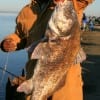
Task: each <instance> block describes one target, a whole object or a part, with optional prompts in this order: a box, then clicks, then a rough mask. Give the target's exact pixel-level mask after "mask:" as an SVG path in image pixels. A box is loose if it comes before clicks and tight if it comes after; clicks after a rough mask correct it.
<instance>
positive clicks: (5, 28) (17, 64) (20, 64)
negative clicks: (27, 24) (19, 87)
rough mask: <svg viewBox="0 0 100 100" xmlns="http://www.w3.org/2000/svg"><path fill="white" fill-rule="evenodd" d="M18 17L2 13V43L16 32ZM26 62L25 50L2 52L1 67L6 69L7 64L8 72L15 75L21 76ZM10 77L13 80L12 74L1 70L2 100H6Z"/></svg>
mask: <svg viewBox="0 0 100 100" xmlns="http://www.w3.org/2000/svg"><path fill="white" fill-rule="evenodd" d="M16 16H17V14H11V13H0V41H2V39H3V38H4V37H5V36H7V35H8V34H10V33H12V32H14V30H15V25H16V24H15V19H16ZM7 57H8V61H7ZM26 61H27V53H26V51H25V50H21V51H16V52H12V53H9V54H7V53H4V52H2V51H1V50H0V67H2V68H4V66H5V64H7V70H8V71H9V72H12V73H14V74H15V75H20V74H21V71H22V69H23V68H24V66H25V63H26ZM8 77H11V78H13V77H12V76H11V75H10V74H8V73H6V72H3V71H2V70H0V100H5V85H6V82H7V78H8Z"/></svg>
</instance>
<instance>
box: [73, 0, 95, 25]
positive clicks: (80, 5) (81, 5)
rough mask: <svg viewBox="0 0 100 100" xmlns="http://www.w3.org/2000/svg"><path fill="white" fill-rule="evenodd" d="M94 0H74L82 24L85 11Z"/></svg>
mask: <svg viewBox="0 0 100 100" xmlns="http://www.w3.org/2000/svg"><path fill="white" fill-rule="evenodd" d="M93 1H94V0H73V4H74V7H75V10H76V13H77V17H78V21H79V24H80V25H81V20H82V17H83V11H84V9H86V7H87V6H88V5H89V4H90V3H92V2H93Z"/></svg>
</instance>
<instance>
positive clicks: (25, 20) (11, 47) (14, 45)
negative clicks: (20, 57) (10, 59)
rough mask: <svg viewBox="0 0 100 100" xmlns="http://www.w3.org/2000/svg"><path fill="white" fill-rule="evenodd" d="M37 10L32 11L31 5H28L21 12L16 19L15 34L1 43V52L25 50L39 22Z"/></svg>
mask: <svg viewBox="0 0 100 100" xmlns="http://www.w3.org/2000/svg"><path fill="white" fill-rule="evenodd" d="M34 6H35V5H34ZM35 9H37V8H33V9H32V8H31V7H30V5H27V6H25V7H24V8H23V9H22V10H21V11H20V12H19V14H18V16H17V18H16V29H15V32H14V33H12V34H10V35H8V36H7V37H5V39H4V40H3V41H2V42H1V44H0V48H1V50H3V51H5V52H10V51H15V50H20V49H23V48H25V46H26V43H27V36H28V35H29V31H30V29H31V27H32V25H33V24H34V23H35V21H36V20H37V13H36V10H35ZM37 12H38V11H37Z"/></svg>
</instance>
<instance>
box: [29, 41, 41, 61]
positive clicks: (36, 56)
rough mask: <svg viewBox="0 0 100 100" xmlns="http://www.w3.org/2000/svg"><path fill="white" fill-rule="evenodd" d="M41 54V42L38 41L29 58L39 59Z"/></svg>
mask: <svg viewBox="0 0 100 100" xmlns="http://www.w3.org/2000/svg"><path fill="white" fill-rule="evenodd" d="M42 55H43V48H42V43H39V44H38V45H37V46H36V47H35V49H34V51H33V52H32V55H31V59H40V58H41V57H42Z"/></svg>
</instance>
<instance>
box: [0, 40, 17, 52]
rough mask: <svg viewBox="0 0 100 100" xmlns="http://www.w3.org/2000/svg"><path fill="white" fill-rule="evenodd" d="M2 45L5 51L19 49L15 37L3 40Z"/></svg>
mask: <svg viewBox="0 0 100 100" xmlns="http://www.w3.org/2000/svg"><path fill="white" fill-rule="evenodd" d="M0 47H1V49H2V50H3V51H5V52H11V51H15V50H16V49H17V44H16V43H15V41H14V40H13V39H11V38H9V39H5V40H3V41H2V43H1V45H0Z"/></svg>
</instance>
